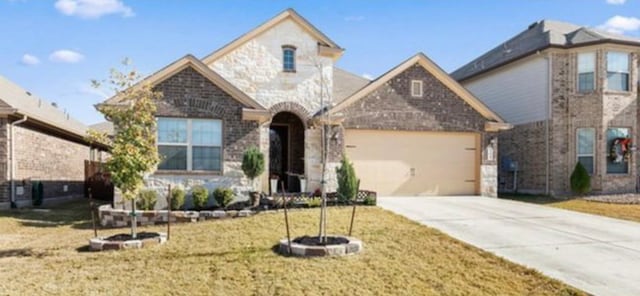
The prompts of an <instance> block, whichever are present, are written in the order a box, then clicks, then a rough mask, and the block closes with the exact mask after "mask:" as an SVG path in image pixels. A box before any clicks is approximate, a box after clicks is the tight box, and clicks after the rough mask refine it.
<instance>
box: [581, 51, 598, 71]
mask: <svg viewBox="0 0 640 296" xmlns="http://www.w3.org/2000/svg"><path fill="white" fill-rule="evenodd" d="M595 66H596V54H595V53H594V52H587V53H581V54H578V73H589V72H594V71H595V69H596V67H595Z"/></svg>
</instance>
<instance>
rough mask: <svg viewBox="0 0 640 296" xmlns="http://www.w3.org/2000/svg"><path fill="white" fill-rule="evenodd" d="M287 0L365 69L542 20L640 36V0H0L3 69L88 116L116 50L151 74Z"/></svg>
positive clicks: (490, 38)
mask: <svg viewBox="0 0 640 296" xmlns="http://www.w3.org/2000/svg"><path fill="white" fill-rule="evenodd" d="M289 7H291V8H294V9H296V10H297V11H298V12H299V13H300V14H301V15H303V16H304V17H305V18H307V19H308V20H309V21H310V22H311V23H313V24H314V25H315V26H316V27H318V28H319V29H320V30H321V31H323V32H324V33H325V34H326V35H328V36H329V37H330V38H331V39H333V40H334V41H335V42H337V43H338V44H339V45H340V46H342V47H344V48H346V52H345V54H344V55H343V57H342V58H341V60H340V61H339V62H338V66H340V67H342V68H344V69H346V70H348V71H351V72H353V73H356V74H360V75H367V76H372V77H376V76H378V75H380V74H382V73H384V72H385V71H387V70H388V69H389V68H391V67H393V66H395V65H397V64H399V63H400V62H402V61H403V60H404V59H406V58H408V57H409V56H411V55H413V54H415V53H416V52H420V51H422V52H424V53H426V54H427V55H428V56H429V57H430V58H431V59H432V60H434V61H435V62H436V63H438V64H439V65H440V66H441V67H442V68H444V69H445V70H446V71H453V70H455V69H456V68H457V67H459V66H461V65H463V64H464V63H466V62H468V61H470V60H471V59H473V58H475V57H477V56H478V55H480V54H482V53H484V52H485V51H487V50H489V49H491V48H493V47H495V46H497V45H498V44H500V43H501V42H503V41H505V40H506V39H508V38H510V37H511V36H513V35H515V34H517V33H519V32H520V31H522V30H524V29H525V28H526V27H527V26H528V25H529V24H531V23H533V22H535V21H538V20H541V19H554V20H561V21H566V22H571V23H575V24H579V25H584V26H590V27H600V28H602V29H606V30H610V31H616V32H618V33H624V34H626V35H631V36H640V34H639V32H640V31H639V30H640V19H639V18H640V0H626V1H625V0H563V1H551V0H536V1H533V0H531V1H516V0H500V1H498V0H493V1H489V0H485V1H478V0H473V1H471V0H470V1H466V0H461V1H435V0H434V1H377V0H368V1H364V0H362V1H257V0H256V1H222V0H218V1H203V0H190V1H189V0H163V1H155V0H50V1H49V0H0V36H2V39H1V41H0V75H2V76H5V77H7V78H8V79H10V80H12V81H14V82H16V83H17V84H19V85H21V86H22V87H23V88H25V89H27V90H29V91H31V92H32V93H35V94H37V95H39V96H40V97H42V98H44V99H46V100H49V101H52V102H56V103H58V105H59V106H60V108H64V109H66V110H67V111H68V112H69V113H70V114H71V116H73V117H75V118H77V119H78V120H80V121H82V122H84V123H86V124H91V123H96V122H100V121H102V120H103V118H102V117H101V116H100V114H98V113H97V112H96V111H94V109H93V107H92V105H93V104H95V103H98V102H100V101H102V100H103V96H104V95H105V94H103V93H99V92H97V91H95V90H93V89H92V88H91V87H90V82H89V81H90V80H91V79H103V78H106V77H107V75H108V71H109V69H110V68H111V67H113V66H116V65H118V63H119V62H120V61H121V60H122V59H123V58H124V57H129V58H131V59H132V61H133V63H134V65H135V66H136V67H137V68H138V69H139V70H140V71H141V72H142V73H143V74H150V73H153V72H154V71H156V70H158V69H160V68H162V67H163V66H165V65H167V64H168V63H170V62H172V61H174V60H176V59H178V58H180V57H182V56H184V55H185V54H187V53H191V54H193V55H195V56H196V57H203V56H205V55H207V54H208V53H210V52H212V51H214V50H215V49H217V48H219V47H221V46H223V45H224V44H226V43H228V42H230V41H231V40H233V39H235V38H237V37H238V36H240V35H242V34H244V33H245V32H247V31H249V30H251V29H252V28H254V27H256V26H257V25H259V24H261V23H262V22H264V21H266V20H268V19H269V18H271V17H273V16H275V15H276V14H278V13H279V12H281V11H283V10H284V9H286V8H289Z"/></svg>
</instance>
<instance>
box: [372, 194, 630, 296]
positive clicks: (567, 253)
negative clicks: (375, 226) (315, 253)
mask: <svg viewBox="0 0 640 296" xmlns="http://www.w3.org/2000/svg"><path fill="white" fill-rule="evenodd" d="M378 205H379V206H380V207H382V208H384V209H387V210H390V211H392V212H395V213H397V214H400V215H403V216H405V217H407V218H409V219H412V220H415V221H418V222H420V223H422V224H424V225H427V226H430V227H433V228H436V229H439V230H441V231H443V232H445V233H447V234H449V235H450V236H452V237H455V238H457V239H459V240H461V241H464V242H467V243H469V244H471V245H474V246H477V247H479V248H482V249H484V250H487V251H489V252H492V253H494V254H496V255H498V256H501V257H504V258H506V259H508V260H510V261H512V262H516V263H519V264H522V265H525V266H528V267H531V268H534V269H537V270H539V271H541V272H542V273H544V274H546V275H548V276H550V277H553V278H556V279H559V280H561V281H563V282H565V283H568V284H569V285H572V286H574V287H577V288H579V289H582V290H584V291H586V292H588V293H592V294H595V295H640V223H635V222H630V221H623V220H617V219H611V218H607V217H602V216H596V215H589V214H583V213H578V212H573V211H567V210H561V209H555V208H551V207H545V206H539V205H533V204H527V203H523V202H516V201H510V200H502V199H495V198H487V197H478V196H463V197H381V198H378Z"/></svg>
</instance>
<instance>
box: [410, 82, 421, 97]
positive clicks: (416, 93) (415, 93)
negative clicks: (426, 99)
mask: <svg viewBox="0 0 640 296" xmlns="http://www.w3.org/2000/svg"><path fill="white" fill-rule="evenodd" d="M411 96H412V97H414V98H419V97H422V80H411Z"/></svg>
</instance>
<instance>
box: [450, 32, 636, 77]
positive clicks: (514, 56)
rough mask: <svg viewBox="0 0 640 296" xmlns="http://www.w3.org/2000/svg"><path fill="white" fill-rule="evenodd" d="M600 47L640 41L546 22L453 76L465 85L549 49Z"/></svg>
mask: <svg viewBox="0 0 640 296" xmlns="http://www.w3.org/2000/svg"><path fill="white" fill-rule="evenodd" d="M599 43H617V44H627V45H636V46H640V39H639V38H633V37H629V36H623V35H618V34H612V33H609V32H605V31H602V30H598V29H594V28H588V27H582V26H578V25H574V24H570V23H565V22H559V21H553V20H542V21H539V22H536V23H533V24H531V25H530V26H529V27H528V28H527V29H526V30H524V31H523V32H521V33H520V34H518V35H516V36H515V37H513V38H511V39H509V40H508V41H506V42H504V43H502V44H500V45H499V46H497V47H495V48H494V49H492V50H490V51H488V52H486V53H485V54H483V55H482V56H480V57H478V58H477V59H475V60H473V61H471V62H469V63H468V64H466V65H464V66H462V67H460V68H459V69H457V70H455V71H454V72H453V73H451V76H452V77H453V78H454V79H455V80H458V81H463V80H467V79H470V78H472V77H474V76H477V75H479V74H482V73H485V72H488V71H490V70H492V69H495V68H497V67H500V66H502V65H505V64H508V63H510V62H513V61H515V60H518V59H520V58H523V57H526V56H529V55H531V54H535V53H536V52H538V51H540V50H544V49H547V48H549V47H557V48H571V47H580V46H587V45H592V44H599Z"/></svg>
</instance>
